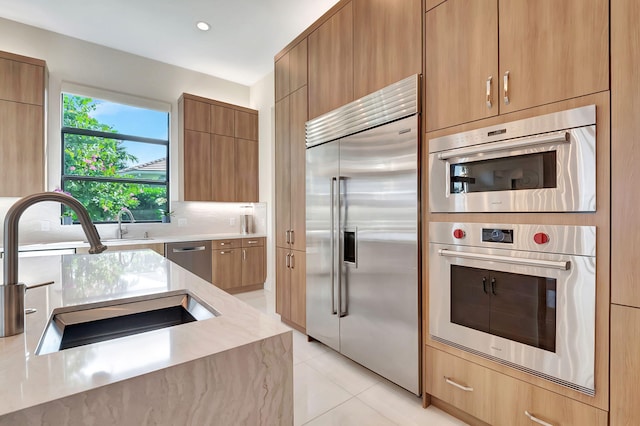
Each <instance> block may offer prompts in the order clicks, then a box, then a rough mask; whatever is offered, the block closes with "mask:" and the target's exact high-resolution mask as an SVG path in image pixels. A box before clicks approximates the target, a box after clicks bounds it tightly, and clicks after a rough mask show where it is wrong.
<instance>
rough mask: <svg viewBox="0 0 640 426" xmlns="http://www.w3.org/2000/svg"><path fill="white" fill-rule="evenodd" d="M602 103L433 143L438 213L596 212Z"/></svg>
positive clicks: (432, 191) (433, 203) (432, 202)
mask: <svg viewBox="0 0 640 426" xmlns="http://www.w3.org/2000/svg"><path fill="white" fill-rule="evenodd" d="M595 167H596V107H595V105H590V106H586V107H581V108H575V109H571V110H566V111H562V112H558V113H553V114H547V115H542V116H538V117H534V118H528V119H524V120H518V121H513V122H510V123H506V124H500V125H496V126H490V127H486V128H482V129H477V130H473V131H469V132H463V133H458V134H453V135H449V136H444V137H440V138H434V139H431V140H430V141H429V208H430V210H431V211H432V212H589V211H595V210H596V181H595Z"/></svg>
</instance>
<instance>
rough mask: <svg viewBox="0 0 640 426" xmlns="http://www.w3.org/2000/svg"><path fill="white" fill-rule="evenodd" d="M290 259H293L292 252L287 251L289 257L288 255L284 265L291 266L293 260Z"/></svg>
mask: <svg viewBox="0 0 640 426" xmlns="http://www.w3.org/2000/svg"><path fill="white" fill-rule="evenodd" d="M290 259H291V253H287V257H286V259H285V260H284V265H285V266H286V267H287V268H291V260H290Z"/></svg>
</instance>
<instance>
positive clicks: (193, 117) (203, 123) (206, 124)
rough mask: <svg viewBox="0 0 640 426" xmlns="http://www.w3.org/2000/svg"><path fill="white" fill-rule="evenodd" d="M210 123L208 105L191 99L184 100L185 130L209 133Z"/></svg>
mask: <svg viewBox="0 0 640 426" xmlns="http://www.w3.org/2000/svg"><path fill="white" fill-rule="evenodd" d="M210 123H211V110H210V107H209V104H207V103H204V102H200V101H195V100H193V99H185V100H184V128H185V129H186V130H195V131H198V132H209V129H210V127H211V124H210Z"/></svg>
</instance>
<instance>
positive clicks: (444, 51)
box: [424, 0, 499, 131]
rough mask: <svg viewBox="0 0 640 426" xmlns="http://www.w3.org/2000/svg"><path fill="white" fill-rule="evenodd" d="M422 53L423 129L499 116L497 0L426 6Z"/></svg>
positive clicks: (459, 0)
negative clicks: (431, 7) (423, 86)
mask: <svg viewBox="0 0 640 426" xmlns="http://www.w3.org/2000/svg"><path fill="white" fill-rule="evenodd" d="M425 58H426V60H425V65H426V68H425V79H424V80H425V92H426V93H425V97H426V127H427V131H431V130H435V129H441V128H444V127H449V126H454V125H456V124H461V123H466V122H468V121H474V120H479V119H482V118H486V117H490V116H494V115H498V109H499V108H498V99H497V97H498V84H499V78H498V77H499V76H498V0H448V1H446V2H444V3H442V4H440V5H439V6H437V7H435V8H433V9H431V10H429V11H428V12H427V13H426V21H425ZM489 78H491V80H490V87H489V92H490V99H489V101H490V104H491V105H489V104H488V102H487V101H488V99H487V81H488V80H489Z"/></svg>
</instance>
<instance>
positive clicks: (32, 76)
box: [0, 52, 45, 105]
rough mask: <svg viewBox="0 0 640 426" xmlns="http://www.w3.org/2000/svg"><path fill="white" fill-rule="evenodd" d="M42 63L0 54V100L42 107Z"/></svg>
mask: <svg viewBox="0 0 640 426" xmlns="http://www.w3.org/2000/svg"><path fill="white" fill-rule="evenodd" d="M44 84H45V65H44V61H40V60H38V59H31V58H26V57H24V56H19V55H13V54H10V53H4V52H0V100H5V101H12V102H20V103H25V104H32V105H44Z"/></svg>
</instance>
